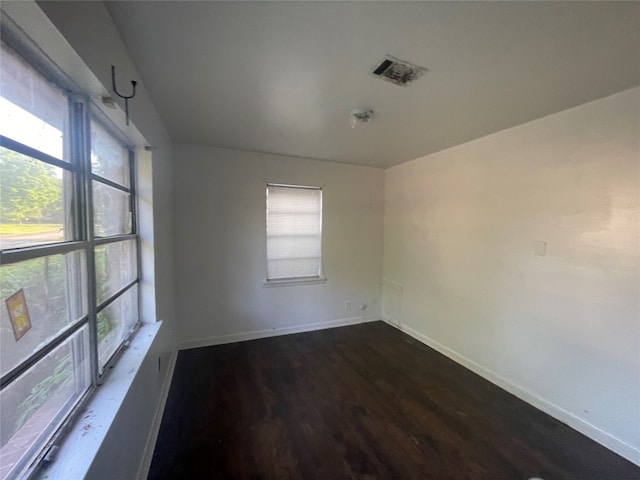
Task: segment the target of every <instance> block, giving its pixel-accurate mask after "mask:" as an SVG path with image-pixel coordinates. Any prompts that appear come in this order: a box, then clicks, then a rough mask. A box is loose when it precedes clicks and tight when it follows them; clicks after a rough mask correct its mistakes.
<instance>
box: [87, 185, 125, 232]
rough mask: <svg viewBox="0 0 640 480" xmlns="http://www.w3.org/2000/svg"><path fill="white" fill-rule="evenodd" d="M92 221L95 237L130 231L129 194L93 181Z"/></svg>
mask: <svg viewBox="0 0 640 480" xmlns="http://www.w3.org/2000/svg"><path fill="white" fill-rule="evenodd" d="M93 223H94V232H95V235H96V237H108V236H111V235H119V234H125V233H131V209H130V198H129V194H128V193H125V192H123V191H122V190H118V189H117V188H113V187H109V186H108V185H105V184H104V183H100V182H95V181H94V182H93Z"/></svg>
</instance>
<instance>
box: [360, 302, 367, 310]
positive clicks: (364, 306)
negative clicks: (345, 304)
mask: <svg viewBox="0 0 640 480" xmlns="http://www.w3.org/2000/svg"><path fill="white" fill-rule="evenodd" d="M366 309H367V304H366V303H363V304H362V305H360V310H362V311H363V312H364V311H365V310H366Z"/></svg>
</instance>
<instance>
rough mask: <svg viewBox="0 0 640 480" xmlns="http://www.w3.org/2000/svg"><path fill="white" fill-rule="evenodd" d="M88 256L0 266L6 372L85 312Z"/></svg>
mask: <svg viewBox="0 0 640 480" xmlns="http://www.w3.org/2000/svg"><path fill="white" fill-rule="evenodd" d="M84 260H85V259H84V252H81V251H78V252H73V253H67V254H65V255H52V256H49V257H42V258H34V259H32V260H25V261H24V262H18V263H13V264H11V265H2V266H1V267H0V291H1V294H2V305H1V306H0V313H1V317H0V321H1V323H0V346H1V347H2V351H1V354H0V355H1V357H0V359H1V360H2V361H1V362H0V371H1V373H2V375H4V374H5V373H6V372H8V371H9V370H11V369H12V368H14V367H15V366H16V365H18V364H19V363H21V362H22V361H24V360H25V359H26V358H27V357H29V356H30V355H31V354H32V353H34V352H35V351H36V350H38V349H39V348H40V347H41V346H42V345H44V343H46V342H47V341H48V340H50V339H52V338H53V337H55V336H56V335H57V334H58V333H59V332H60V331H61V330H62V329H63V328H65V327H67V326H68V325H70V324H72V323H74V322H75V321H76V320H78V319H80V318H81V317H83V316H84V315H86V313H87V308H86V301H85V285H86V275H85V271H86V269H85V261H84ZM19 292H22V293H19ZM10 311H11V314H10V313H9V312H10Z"/></svg>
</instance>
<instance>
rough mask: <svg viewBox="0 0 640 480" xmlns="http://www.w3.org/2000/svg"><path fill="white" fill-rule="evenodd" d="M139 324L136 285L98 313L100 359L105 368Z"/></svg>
mask: <svg viewBox="0 0 640 480" xmlns="http://www.w3.org/2000/svg"><path fill="white" fill-rule="evenodd" d="M136 323H138V285H134V286H133V287H131V288H130V289H129V290H127V291H126V292H125V293H123V294H122V295H121V296H120V297H118V299H117V300H115V301H114V302H113V303H112V304H110V305H109V306H108V307H107V308H105V309H104V310H102V311H101V312H99V313H98V357H99V359H100V367H101V368H102V367H104V365H105V363H107V361H109V358H111V355H113V353H114V352H115V351H116V350H117V349H118V347H119V346H120V344H121V343H122V341H123V340H124V339H125V338H126V337H127V335H128V334H129V332H130V331H131V328H132V327H133V326H134V325H135V324H136Z"/></svg>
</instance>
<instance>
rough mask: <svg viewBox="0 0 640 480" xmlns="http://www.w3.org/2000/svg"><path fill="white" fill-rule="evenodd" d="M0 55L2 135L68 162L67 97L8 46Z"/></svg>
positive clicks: (0, 125)
mask: <svg viewBox="0 0 640 480" xmlns="http://www.w3.org/2000/svg"><path fill="white" fill-rule="evenodd" d="M0 54H1V55H2V68H0V134H1V135H4V136H5V137H9V138H11V139H13V140H16V141H18V142H20V143H24V144H25V145H28V146H29V147H32V148H35V149H36V150H40V151H41V152H44V153H47V154H49V155H51V156H53V157H56V158H58V159H60V160H67V159H65V155H64V153H65V148H64V147H65V132H66V131H67V122H68V113H69V107H68V103H67V96H66V95H65V94H64V93H63V92H62V90H60V89H59V88H57V87H55V86H53V85H52V84H51V83H50V82H49V81H48V80H46V79H45V78H44V77H43V76H42V75H40V74H39V73H38V72H37V71H36V70H35V69H34V68H32V67H31V66H29V65H28V64H27V63H26V62H25V61H24V60H23V59H22V58H21V57H19V56H18V55H17V54H15V53H14V52H13V51H12V50H11V49H9V48H7V46H6V45H4V44H2V49H1V51H0Z"/></svg>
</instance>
